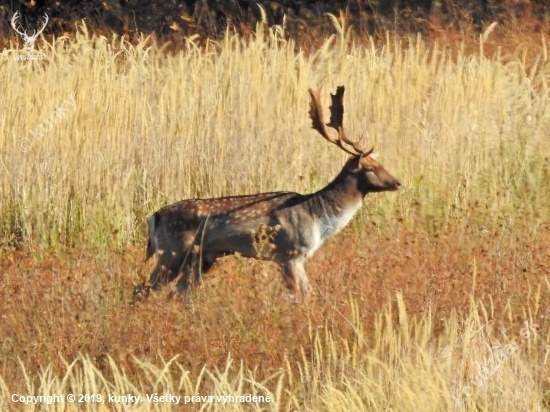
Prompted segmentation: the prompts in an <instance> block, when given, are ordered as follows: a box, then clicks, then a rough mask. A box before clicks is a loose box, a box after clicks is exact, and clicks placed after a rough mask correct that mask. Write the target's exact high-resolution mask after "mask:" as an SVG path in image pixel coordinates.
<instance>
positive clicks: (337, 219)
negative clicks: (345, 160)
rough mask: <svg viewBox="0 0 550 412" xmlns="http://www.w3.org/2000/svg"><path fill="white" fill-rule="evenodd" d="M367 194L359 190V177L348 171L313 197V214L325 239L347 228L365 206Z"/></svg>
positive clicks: (344, 171)
mask: <svg viewBox="0 0 550 412" xmlns="http://www.w3.org/2000/svg"><path fill="white" fill-rule="evenodd" d="M364 197H365V193H363V192H362V191H361V190H360V189H359V182H358V181H357V177H356V176H355V175H353V174H351V173H350V172H348V171H347V170H346V169H344V170H342V172H340V174H339V175H338V176H336V178H335V179H334V180H333V181H332V182H331V183H330V184H329V185H328V186H326V187H325V188H323V189H321V190H320V191H318V192H317V193H314V194H312V195H311V197H310V199H309V202H310V207H311V212H312V214H314V215H315V216H316V217H317V219H318V221H319V222H320V224H321V236H322V238H323V239H326V238H328V237H329V236H331V235H333V234H335V233H337V232H338V231H339V230H340V229H342V228H343V227H344V226H346V225H347V224H348V223H349V221H350V220H351V219H352V218H353V216H354V215H355V214H356V213H357V212H358V211H359V209H361V206H363V198H364Z"/></svg>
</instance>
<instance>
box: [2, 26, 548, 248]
mask: <svg viewBox="0 0 550 412" xmlns="http://www.w3.org/2000/svg"><path fill="white" fill-rule="evenodd" d="M278 33H279V34H278ZM334 43H336V44H334ZM149 44H150V41H149V40H148V39H143V40H141V41H140V42H139V43H138V44H137V45H135V46H133V45H130V44H128V43H127V42H125V41H124V40H122V39H118V38H112V39H106V38H105V37H97V36H94V35H91V34H89V33H87V32H86V31H85V28H83V29H82V32H80V33H79V34H78V35H77V36H76V38H75V39H69V38H59V39H56V40H55V41H54V42H53V43H52V44H51V45H45V46H43V50H41V51H43V52H44V53H45V54H46V55H47V56H48V59H47V60H45V61H30V62H28V61H20V60H15V59H14V55H15V54H17V53H21V50H4V51H3V52H2V72H1V74H0V76H1V78H0V80H1V81H2V84H3V85H4V90H5V94H4V98H3V99H2V103H1V105H2V106H1V110H2V113H3V117H2V118H3V121H2V123H1V131H2V133H1V134H0V139H1V140H0V146H1V147H2V169H3V173H2V176H1V177H0V179H1V180H0V187H1V189H2V193H3V196H2V199H1V200H0V202H1V203H0V211H1V216H2V219H1V228H2V232H3V234H4V236H5V237H7V236H10V235H11V236H12V237H13V236H16V237H18V238H19V239H22V240H24V241H25V242H26V243H28V244H35V245H55V244H57V243H59V242H61V243H67V244H69V245H71V244H75V243H80V244H86V245H88V246H90V245H94V246H110V247H122V246H125V245H128V244H132V243H134V242H136V241H140V240H142V239H143V236H144V231H145V230H144V227H145V226H144V221H145V219H146V218H147V216H148V215H149V214H150V213H151V212H152V211H154V210H155V209H157V208H158V207H159V206H161V205H163V204H165V203H168V202H172V201H175V200H178V199H182V198H187V197H195V196H199V197H203V196H204V197H206V196H222V195H229V194H244V193H251V192H260V191H273V190H296V191H314V190H317V189H319V188H320V187H322V186H323V185H325V184H327V183H328V181H329V180H330V179H331V178H332V177H334V175H335V174H336V173H337V172H338V171H339V169H340V167H341V166H342V164H343V160H344V158H345V156H344V154H342V153H341V152H340V151H339V150H338V149H337V148H333V147H330V145H328V144H327V143H326V142H325V141H323V140H322V139H320V138H319V136H317V135H316V133H315V132H314V131H313V130H311V128H310V122H309V120H308V115H307V111H308V93H307V89H308V87H313V88H316V87H318V86H320V85H325V87H326V89H328V90H331V91H332V90H334V88H335V86H336V85H340V84H344V85H346V87H347V90H346V96H345V105H346V113H347V115H346V119H345V121H346V123H347V127H348V129H349V130H350V133H351V134H352V135H353V136H355V137H357V136H359V135H360V134H362V133H365V134H366V135H367V136H368V137H369V139H370V141H371V142H372V143H374V144H375V145H376V147H377V149H378V150H379V151H380V152H381V154H382V157H381V159H382V162H383V163H384V164H385V165H386V166H387V169H388V170H390V171H391V172H392V173H393V174H394V175H396V176H398V177H400V178H402V179H403V180H404V190H402V191H400V193H399V194H398V195H397V196H394V195H390V196H380V197H376V198H375V199H374V200H372V201H370V202H369V205H368V208H367V209H366V210H369V213H371V214H372V215H373V216H375V217H380V219H381V221H385V220H387V218H388V217H390V216H395V215H400V216H401V217H402V218H403V219H405V220H406V221H407V222H408V223H409V224H410V225H414V223H415V221H416V220H418V219H419V218H422V219H428V220H429V221H430V222H429V224H430V225H432V226H433V231H434V232H436V231H437V230H438V227H440V226H441V225H444V224H446V223H447V222H449V221H451V220H453V221H454V220H459V221H462V222H464V221H468V220H469V219H470V216H469V215H468V205H471V204H474V203H477V204H482V205H483V207H484V208H485V209H486V210H485V211H484V212H483V216H482V217H480V218H481V219H482V220H484V227H485V228H486V229H487V230H490V228H503V229H504V230H506V229H509V230H511V228H512V227H513V226H514V221H515V220H516V219H518V218H520V219H523V218H524V217H528V219H526V221H528V223H529V227H530V228H531V230H532V231H533V232H536V231H537V228H538V227H539V225H540V223H541V222H543V221H546V220H548V217H549V215H548V211H549V210H550V208H549V207H548V198H549V196H548V195H549V193H548V185H547V184H545V182H546V181H547V179H548V167H549V166H548V165H549V163H548V156H546V153H547V152H548V139H547V136H548V131H549V130H550V129H549V118H550V115H549V107H548V76H549V68H550V65H549V64H548V60H547V59H548V58H547V51H546V50H547V49H546V44H545V43H544V42H541V44H540V47H531V50H528V49H527V47H525V48H524V49H518V50H516V51H515V52H514V53H513V54H507V55H502V53H499V52H496V53H495V55H493V56H489V57H485V56H484V55H483V54H479V55H478V54H475V55H467V56H466V55H464V54H462V53H461V49H460V47H457V48H449V47H446V48H444V49H440V48H438V45H437V42H435V43H434V44H433V45H432V46H431V47H428V46H427V45H426V44H425V43H424V42H423V41H422V40H420V39H416V40H414V39H413V40H398V39H391V38H390V37H388V40H387V42H386V43H385V44H382V45H379V46H375V45H374V44H373V43H370V44H369V45H357V44H355V43H352V42H351V41H350V39H349V36H346V35H344V32H343V31H342V35H341V36H340V37H339V38H331V39H327V41H326V42H325V44H324V46H323V47H322V48H321V49H319V50H318V51H317V52H315V53H313V54H311V55H306V54H304V53H302V52H299V51H296V50H295V46H294V43H293V42H292V41H291V40H285V39H284V38H283V37H281V35H280V32H277V31H276V30H271V31H270V32H269V33H268V34H264V32H263V31H261V30H259V31H258V35H257V36H256V37H254V38H253V39H250V40H244V39H242V38H240V37H236V36H230V35H229V34H228V35H227V36H226V37H225V38H224V40H223V41H221V42H219V43H215V42H209V43H208V44H207V46H206V47H205V48H199V47H198V46H197V45H196V44H195V43H193V39H189V40H188V41H187V47H186V48H185V49H184V50H181V51H179V52H176V53H168V54H167V53H164V52H163V50H162V48H159V47H158V46H150V45H149ZM480 48H481V49H482V47H481V46H480ZM533 49H534V50H533ZM537 53H538V54H537ZM529 58H531V59H535V61H534V62H531V63H528V59H529ZM71 96H74V99H75V104H76V106H77V108H76V109H72V108H71V109H68V110H67V111H66V113H65V116H64V117H63V118H61V119H59V120H58V123H57V124H55V125H53V126H52V127H51V129H50V130H49V131H48V132H47V133H45V135H44V137H41V138H40V140H37V138H36V137H34V136H32V135H31V132H34V131H36V130H37V128H38V127H39V126H40V125H41V124H45V123H46V120H47V119H48V118H49V116H50V114H51V113H52V111H54V110H55V108H56V106H58V105H61V104H62V102H64V101H65V100H68V99H70V98H71ZM23 139H28V140H29V141H30V142H31V143H32V146H31V148H30V150H29V151H28V152H22V151H21V150H20V147H19V146H20V145H21V141H22V140H23ZM26 143H28V141H26ZM419 205H421V207H419ZM519 211H521V212H519ZM518 213H520V214H521V216H518Z"/></svg>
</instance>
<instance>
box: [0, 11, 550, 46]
mask: <svg viewBox="0 0 550 412" xmlns="http://www.w3.org/2000/svg"><path fill="white" fill-rule="evenodd" d="M16 11H20V14H21V18H20V22H21V25H22V27H24V28H25V29H27V30H29V31H30V33H32V30H33V29H34V28H35V27H37V26H38V25H40V21H41V20H40V19H41V18H42V16H43V15H44V13H47V14H48V16H49V18H50V20H49V22H48V25H47V27H46V30H45V34H56V35H59V34H63V33H71V32H73V31H74V30H75V28H76V27H77V24H79V23H80V22H81V21H82V20H84V21H85V22H86V25H87V26H88V28H90V29H91V30H94V31H95V32H99V33H103V34H107V33H113V32H114V33H117V34H120V35H122V34H125V35H129V36H130V37H131V36H133V35H135V34H136V33H145V34H150V33H155V34H156V35H157V36H158V37H164V38H177V37H182V36H187V35H190V34H199V35H201V36H203V37H214V38H215V37H218V36H219V35H220V34H221V33H223V32H224V30H225V29H226V28H227V26H228V25H229V26H230V27H232V28H233V29H234V30H236V31H238V32H242V33H243V34H247V33H250V32H252V31H254V30H255V27H256V23H258V22H259V21H261V20H264V21H265V20H267V23H268V24H269V25H275V24H277V25H283V24H284V25H285V29H286V31H287V33H288V35H289V36H292V37H297V36H298V35H300V37H304V36H305V37H308V36H309V37H315V36H316V35H318V34H319V33H322V32H324V31H325V30H331V32H333V31H334V30H333V29H332V28H331V22H330V21H329V19H327V17H326V15H325V13H332V14H334V15H336V16H338V17H339V16H340V13H341V12H342V13H344V15H345V16H346V23H347V24H353V27H354V30H355V31H356V32H358V33H361V34H365V33H368V34H370V35H377V34H383V33H385V32H386V31H387V30H396V31H398V32H403V33H417V32H420V33H423V34H430V33H431V32H434V31H442V30H445V31H447V30H458V31H462V30H467V29H473V30H481V29H483V27H484V26H485V25H486V24H488V23H490V22H493V21H497V22H499V23H500V24H503V25H512V26H516V27H518V26H522V25H523V26H526V27H527V28H528V29H530V30H534V31H539V30H543V29H544V28H546V27H547V23H548V20H549V18H550V17H549V16H550V1H549V0H355V1H335V0H325V1H312V0H302V1H298V0H283V1H263V2H262V1H259V2H258V1H254V0H250V1H245V0H228V1H221V0H31V1H24V0H1V1H0V33H1V34H2V36H3V37H4V43H5V40H6V38H7V37H11V36H13V35H14V31H13V30H12V28H11V18H12V16H13V14H14V13H15V12H16Z"/></svg>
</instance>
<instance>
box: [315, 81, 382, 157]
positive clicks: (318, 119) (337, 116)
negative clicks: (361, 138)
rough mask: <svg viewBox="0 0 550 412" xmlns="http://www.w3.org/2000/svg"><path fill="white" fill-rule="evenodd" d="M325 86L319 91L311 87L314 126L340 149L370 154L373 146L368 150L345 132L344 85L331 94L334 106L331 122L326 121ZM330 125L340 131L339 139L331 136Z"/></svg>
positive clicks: (359, 154)
mask: <svg viewBox="0 0 550 412" xmlns="http://www.w3.org/2000/svg"><path fill="white" fill-rule="evenodd" d="M322 90H323V88H322V87H321V88H320V89H319V90H318V91H314V90H313V89H309V90H308V91H309V94H310V95H311V102H310V103H309V106H310V109H309V116H310V117H311V122H312V127H313V128H314V129H315V130H317V131H318V132H319V133H320V134H321V136H323V137H324V138H325V139H326V140H328V141H329V142H331V143H334V144H335V145H336V146H338V147H339V148H340V149H342V150H343V151H345V152H346V153H349V154H350V155H352V156H361V157H364V156H368V155H370V154H371V153H372V152H373V150H374V148H373V147H371V148H370V149H369V150H366V149H364V148H362V147H360V146H359V144H358V143H359V142H352V141H351V140H349V139H348V138H347V137H346V134H345V132H344V125H343V121H344V103H343V100H344V91H345V88H344V86H339V87H338V88H337V89H336V94H331V95H330V97H331V100H332V106H330V107H329V109H330V122H329V123H325V121H324V117H323V105H322V103H321V92H322ZM327 126H328V127H332V128H333V129H335V130H336V131H337V132H338V139H334V138H332V137H331V136H330V134H329V132H328V129H327ZM344 144H346V145H348V146H351V149H353V150H351V149H349V148H347V147H346V146H344Z"/></svg>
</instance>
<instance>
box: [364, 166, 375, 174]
mask: <svg viewBox="0 0 550 412" xmlns="http://www.w3.org/2000/svg"><path fill="white" fill-rule="evenodd" d="M365 172H367V173H368V172H374V168H373V167H371V166H367V167H365Z"/></svg>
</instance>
